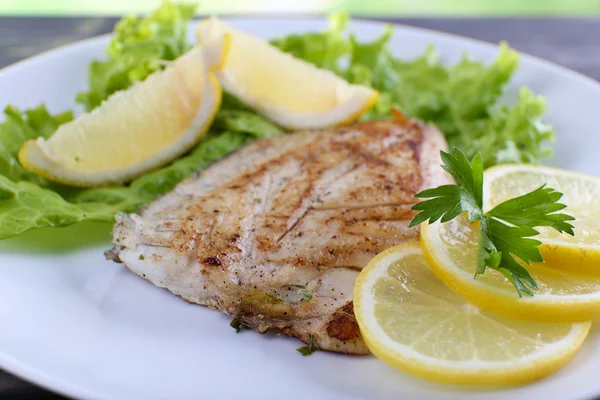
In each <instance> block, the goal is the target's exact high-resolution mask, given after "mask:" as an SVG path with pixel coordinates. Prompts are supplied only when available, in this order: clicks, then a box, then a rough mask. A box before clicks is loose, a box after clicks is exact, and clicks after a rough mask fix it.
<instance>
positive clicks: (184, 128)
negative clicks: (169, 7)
mask: <svg viewBox="0 0 600 400" xmlns="http://www.w3.org/2000/svg"><path fill="white" fill-rule="evenodd" d="M229 43H230V38H229V37H228V36H226V35H221V36H219V37H215V39H214V40H212V41H211V42H210V43H207V44H206V45H205V46H198V47H195V48H194V49H192V50H190V51H189V52H188V53H186V54H184V55H183V56H181V57H179V58H178V59H176V60H175V61H173V62H172V63H171V64H169V65H168V66H167V68H165V69H164V70H162V71H159V72H156V73H154V74H152V75H151V76H149V77H148V78H147V79H146V80H144V81H143V82H138V83H136V84H135V85H133V86H132V87H131V88H129V89H127V90H125V91H122V92H118V93H115V94H114V95H112V96H111V97H109V98H108V99H107V100H106V101H105V102H104V103H102V104H101V105H100V107H98V108H97V109H95V110H94V111H92V112H91V113H84V114H82V115H80V116H79V117H78V118H76V119H75V120H74V121H72V122H70V123H67V124H65V125H62V126H61V127H60V128H59V129H58V130H57V131H56V132H55V133H54V134H53V135H52V136H51V137H50V138H49V139H48V140H45V139H44V138H38V139H37V140H30V141H28V142H26V143H25V144H24V145H23V146H22V147H21V149H20V151H19V161H20V163H21V164H22V165H23V167H25V168H26V169H28V170H30V171H32V172H34V173H37V174H39V175H41V176H43V177H45V178H47V179H49V180H52V181H56V182H60V183H63V184H67V185H72V186H79V187H92V186H104V185H108V184H113V183H122V182H127V181H129V180H131V179H132V178H134V177H136V176H139V175H141V174H143V173H144V172H147V171H149V170H152V169H155V168H157V167H159V166H161V165H164V164H167V163H168V162H170V161H172V160H174V159H175V158H177V157H179V156H180V155H182V154H184V153H185V152H186V151H188V150H189V149H190V148H191V147H192V146H194V145H195V144H196V143H197V142H198V140H199V139H200V138H201V137H202V136H203V135H204V134H205V133H206V132H207V130H208V129H209V127H210V124H211V123H212V121H213V118H214V116H215V114H216V112H217V110H218V108H219V106H220V104H221V86H220V85H219V83H218V81H217V79H216V77H215V71H216V70H217V69H219V68H220V66H221V65H223V63H224V61H225V58H226V54H227V51H228V48H229Z"/></svg>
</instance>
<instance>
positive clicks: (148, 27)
mask: <svg viewBox="0 0 600 400" xmlns="http://www.w3.org/2000/svg"><path fill="white" fill-rule="evenodd" d="M195 10H196V5H195V4H184V3H172V2H170V1H165V2H163V3H162V5H161V6H160V7H159V8H157V9H156V10H155V11H154V12H152V13H151V14H149V15H148V16H146V17H143V18H138V17H135V16H127V17H125V18H123V19H121V20H120V21H119V22H118V23H117V24H116V25H115V30H114V32H113V37H112V39H111V41H110V43H109V45H108V48H107V49H106V54H107V55H108V59H107V60H106V61H97V60H96V61H93V62H92V63H91V64H90V67H89V72H88V74H89V84H90V88H89V91H87V92H83V93H79V95H78V96H77V102H78V103H81V104H82V105H83V106H84V107H85V108H86V110H88V111H89V110H92V109H94V108H96V107H97V106H99V105H100V103H101V102H102V101H103V100H105V99H106V98H107V97H108V96H110V95H111V94H113V93H114V92H117V91H119V90H123V89H127V88H128V87H130V86H131V85H132V84H133V83H135V82H137V81H142V80H144V79H146V77H147V76H148V75H150V74H151V73H153V72H155V71H157V70H159V69H162V68H164V65H165V63H166V62H167V61H171V60H174V59H176V58H177V57H179V56H180V55H182V54H183V53H185V52H186V51H188V50H189V49H190V48H191V44H190V43H188V41H187V28H188V23H189V21H190V20H191V18H192V17H193V15H194V12H195Z"/></svg>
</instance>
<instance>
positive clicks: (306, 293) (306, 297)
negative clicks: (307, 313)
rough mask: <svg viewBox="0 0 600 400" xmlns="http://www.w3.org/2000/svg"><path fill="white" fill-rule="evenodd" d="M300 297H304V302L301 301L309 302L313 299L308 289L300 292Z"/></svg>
mask: <svg viewBox="0 0 600 400" xmlns="http://www.w3.org/2000/svg"><path fill="white" fill-rule="evenodd" d="M300 296H301V297H302V300H300V301H309V300H310V299H312V298H313V295H312V293H311V292H309V291H308V290H306V289H304V290H302V291H301V292H300Z"/></svg>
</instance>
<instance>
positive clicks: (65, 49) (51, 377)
mask: <svg viewBox="0 0 600 400" xmlns="http://www.w3.org/2000/svg"><path fill="white" fill-rule="evenodd" d="M206 17H208V16H204V15H201V16H195V18H193V19H192V20H191V21H190V22H189V23H188V29H189V28H190V26H194V25H195V24H197V23H198V22H199V21H200V20H201V19H203V18H206ZM222 19H224V20H228V21H250V22H258V21H276V20H279V21H281V20H294V21H297V22H326V21H327V18H326V16H288V17H278V16H273V17H268V16H262V15H261V16H251V15H249V16H223V17H222ZM353 22H359V23H361V24H364V25H370V26H377V27H385V26H391V27H392V28H393V29H394V30H396V29H397V28H400V29H403V30H407V31H413V32H416V33H421V34H424V35H427V36H441V37H446V38H451V39H453V40H456V41H460V42H463V43H464V42H466V43H469V44H471V45H472V46H473V45H474V46H478V47H481V48H487V49H488V50H497V49H498V46H499V44H498V43H493V42H490V41H485V40H481V39H476V38H472V37H469V36H464V35H460V34H455V33H450V32H444V31H440V30H437V29H430V28H423V27H419V26H414V25H410V24H406V23H399V22H392V21H383V20H377V19H373V18H364V17H363V18H361V17H350V19H349V27H350V28H351V27H352V23H353ZM112 35H113V33H112V32H111V33H106V34H101V35H95V36H92V37H89V38H85V39H81V40H77V41H75V42H72V43H68V44H65V45H62V46H58V47H54V48H51V49H48V50H45V51H42V52H40V53H38V54H35V55H33V56H30V57H27V58H24V59H22V60H19V61H16V62H14V63H12V64H9V65H7V66H5V67H2V68H0V80H2V79H4V76H5V75H6V74H8V73H11V72H12V71H13V70H17V69H18V68H21V67H23V66H27V65H28V64H32V63H36V62H40V61H41V60H43V59H45V58H47V57H65V56H67V55H68V53H69V52H73V51H77V50H78V49H79V48H80V47H81V48H85V47H87V46H94V45H97V43H96V42H98V43H99V42H101V41H104V40H107V39H108V38H110V37H111V36H112ZM508 44H509V46H510V43H508ZM518 52H519V55H520V60H519V61H520V62H523V61H527V62H529V63H533V66H535V67H539V68H549V69H551V70H554V71H557V72H559V73H560V74H561V75H562V76H565V75H566V76H567V77H570V78H572V79H576V80H578V81H580V82H582V83H584V84H585V85H587V86H589V87H593V88H594V89H595V90H599V91H600V81H598V80H596V79H594V78H592V77H590V76H588V75H585V74H584V73H581V72H578V71H576V70H573V69H571V68H569V67H566V66H563V65H561V64H558V63H556V62H553V61H549V60H547V59H544V58H542V57H539V56H535V55H531V54H529V53H527V52H523V51H518ZM3 120H4V119H2V121H3ZM2 121H0V122H2ZM0 368H1V369H2V370H4V371H5V372H7V373H8V374H10V375H14V376H16V377H17V378H19V379H21V380H23V381H25V382H27V383H29V384H32V385H35V386H38V387H40V388H43V389H45V390H48V391H50V392H53V393H57V394H60V395H62V396H66V397H69V398H99V399H109V398H111V397H110V392H106V391H104V390H100V391H99V390H95V389H93V390H90V389H88V388H86V387H85V385H81V384H78V383H75V382H72V381H69V380H66V379H64V378H61V377H60V376H57V375H55V374H53V373H49V372H47V371H46V370H42V369H40V368H37V367H33V366H30V365H28V364H27V363H25V362H22V361H20V360H18V359H15V358H14V357H12V356H10V355H7V354H6V353H5V352H3V351H2V350H1V349H0ZM586 392H587V391H586ZM587 394H588V395H590V396H597V395H600V390H598V391H595V390H594V391H589V392H588V393H587Z"/></svg>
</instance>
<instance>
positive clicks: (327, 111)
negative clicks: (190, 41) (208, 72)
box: [196, 18, 378, 129]
mask: <svg viewBox="0 0 600 400" xmlns="http://www.w3.org/2000/svg"><path fill="white" fill-rule="evenodd" d="M224 33H228V34H230V35H231V50H230V53H229V56H228V58H227V61H226V63H225V65H224V66H223V68H222V69H221V70H220V71H219V72H218V75H217V76H218V78H219V81H220V82H221V84H222V85H223V89H224V90H226V91H228V92H231V93H233V94H234V95H236V96H237V97H238V98H240V99H241V100H243V101H244V102H245V103H247V104H248V105H250V106H251V107H253V108H254V109H255V110H257V111H258V112H259V113H261V114H263V115H265V116H266V117H267V118H269V119H271V120H272V121H274V122H276V123H277V124H279V125H281V126H284V127H287V128H292V129H304V128H306V129H308V128H315V129H316V128H324V127H328V126H333V125H339V124H344V123H349V122H352V121H354V120H355V119H357V118H358V117H359V116H360V115H361V114H362V113H364V112H365V111H367V110H368V109H370V108H371V107H372V106H373V105H374V104H375V101H376V100H377V97H378V93H377V91H375V90H373V89H371V88H369V87H366V86H362V85H351V84H349V83H348V82H346V81H345V80H343V79H341V78H339V77H338V76H336V75H335V74H333V73H332V72H329V71H326V70H322V69H318V68H316V67H315V66H314V65H312V64H310V63H308V62H306V61H303V60H300V59H297V58H294V57H293V56H291V55H289V54H286V53H284V52H282V51H281V50H279V49H277V48H276V47H274V46H272V45H271V44H270V43H269V42H268V41H266V40H264V39H262V38H259V37H256V36H252V35H249V34H246V33H244V32H241V31H238V30H236V29H234V28H232V27H230V26H228V25H227V24H225V23H224V22H222V21H220V20H219V19H217V18H209V19H207V20H204V21H202V22H201V23H200V24H199V25H198V28H197V30H196V36H197V38H198V41H199V42H200V43H206V42H207V41H211V40H214V38H215V37H218V36H219V35H223V34H224Z"/></svg>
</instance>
